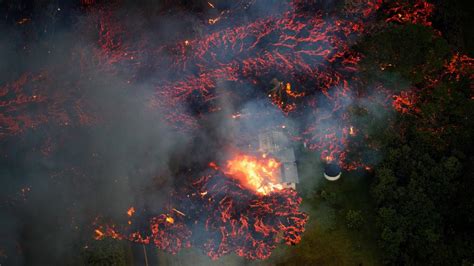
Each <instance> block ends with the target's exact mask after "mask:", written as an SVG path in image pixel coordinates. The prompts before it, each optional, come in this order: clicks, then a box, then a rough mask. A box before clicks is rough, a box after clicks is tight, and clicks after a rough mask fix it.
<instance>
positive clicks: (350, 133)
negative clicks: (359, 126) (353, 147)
mask: <svg viewBox="0 0 474 266" xmlns="http://www.w3.org/2000/svg"><path fill="white" fill-rule="evenodd" d="M349 135H351V136H355V130H354V127H353V126H351V127H350V128H349Z"/></svg>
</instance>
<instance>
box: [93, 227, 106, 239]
mask: <svg viewBox="0 0 474 266" xmlns="http://www.w3.org/2000/svg"><path fill="white" fill-rule="evenodd" d="M95 233H96V236H95V239H102V238H103V237H104V233H102V231H100V230H99V229H95Z"/></svg>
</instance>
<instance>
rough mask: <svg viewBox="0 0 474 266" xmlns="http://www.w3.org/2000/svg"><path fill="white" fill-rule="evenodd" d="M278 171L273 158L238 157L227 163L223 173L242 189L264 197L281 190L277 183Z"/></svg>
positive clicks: (278, 165) (281, 187) (278, 166)
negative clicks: (237, 182)
mask: <svg viewBox="0 0 474 266" xmlns="http://www.w3.org/2000/svg"><path fill="white" fill-rule="evenodd" d="M262 157H263V156H262ZM279 169H280V163H279V162H278V161H277V160H276V159H274V158H270V157H263V158H257V157H254V156H249V155H238V156H236V157H235V158H233V159H232V160H229V161H227V167H226V169H225V170H224V173H225V174H226V175H229V176H230V177H232V178H234V179H237V180H239V181H240V183H241V184H242V185H243V186H244V187H246V188H248V189H251V190H253V191H256V192H258V193H260V194H264V195H266V194H268V193H270V192H271V191H275V190H281V189H283V186H282V185H281V184H279V181H278V175H279V174H280V173H279Z"/></svg>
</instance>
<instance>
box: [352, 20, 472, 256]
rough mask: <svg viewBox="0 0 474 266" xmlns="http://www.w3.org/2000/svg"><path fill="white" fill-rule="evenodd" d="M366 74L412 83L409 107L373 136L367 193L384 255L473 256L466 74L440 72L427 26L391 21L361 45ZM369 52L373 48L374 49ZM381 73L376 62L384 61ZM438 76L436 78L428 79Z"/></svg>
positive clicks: (394, 83)
mask: <svg viewBox="0 0 474 266" xmlns="http://www.w3.org/2000/svg"><path fill="white" fill-rule="evenodd" d="M359 49H360V50H361V51H362V53H365V54H366V55H367V56H366V58H365V61H364V66H366V78H367V79H369V80H384V81H389V82H386V83H388V84H390V86H391V89H392V90H393V91H394V92H396V91H400V90H403V89H407V88H408V87H410V88H411V90H412V91H414V92H416V97H417V100H416V102H414V104H413V106H411V110H412V111H411V112H406V113H396V114H394V117H393V118H392V119H391V120H390V121H389V122H388V123H387V127H386V129H385V130H384V131H382V132H378V133H377V134H376V135H372V141H373V142H376V143H378V144H379V145H381V146H382V147H383V148H381V149H380V150H381V153H382V158H383V159H382V161H381V163H380V164H379V165H377V166H376V168H375V178H374V183H373V187H372V196H373V198H374V200H375V201H376V204H377V208H376V210H375V211H376V216H377V230H378V231H379V232H378V234H379V242H380V244H381V247H382V250H383V256H382V257H383V260H384V261H385V262H386V263H389V264H397V265H420V264H430V265H463V264H472V262H473V261H474V252H473V250H474V242H473V241H472V240H473V239H474V226H473V225H474V223H473V222H474V200H473V197H472V195H471V194H470V193H469V191H470V189H471V188H472V187H473V185H474V180H473V177H474V175H473V174H474V172H473V166H472V165H473V162H474V157H473V153H472V151H473V140H474V136H473V134H474V131H473V129H474V124H473V122H474V102H473V101H472V98H471V94H472V92H471V88H470V84H471V83H470V80H469V77H468V75H465V76H460V77H459V78H453V77H452V76H449V75H443V73H442V71H443V70H442V69H443V61H445V60H446V59H447V58H449V57H450V56H452V54H451V52H449V51H450V50H451V47H449V45H448V42H447V41H446V40H444V39H443V38H442V37H440V36H438V35H436V34H435V32H433V31H432V30H431V29H430V28H427V27H423V26H419V25H406V26H393V27H389V28H387V29H385V30H384V31H382V32H380V33H377V34H374V35H373V36H369V37H368V38H367V39H366V40H364V41H363V42H362V43H360V44H359ZM374 51H375V52H374ZM388 64H390V66H392V67H391V68H387V69H386V71H385V72H383V73H382V72H381V71H380V70H378V69H376V67H374V66H380V65H388ZM433 80H436V82H434V83H433V82H432V81H433Z"/></svg>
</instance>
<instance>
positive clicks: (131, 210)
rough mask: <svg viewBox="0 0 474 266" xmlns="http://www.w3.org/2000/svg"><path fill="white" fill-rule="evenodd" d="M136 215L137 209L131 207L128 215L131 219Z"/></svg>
mask: <svg viewBox="0 0 474 266" xmlns="http://www.w3.org/2000/svg"><path fill="white" fill-rule="evenodd" d="M134 213H135V208H134V207H130V208H129V209H128V211H127V215H128V216H129V217H132V216H133V214H134Z"/></svg>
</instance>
